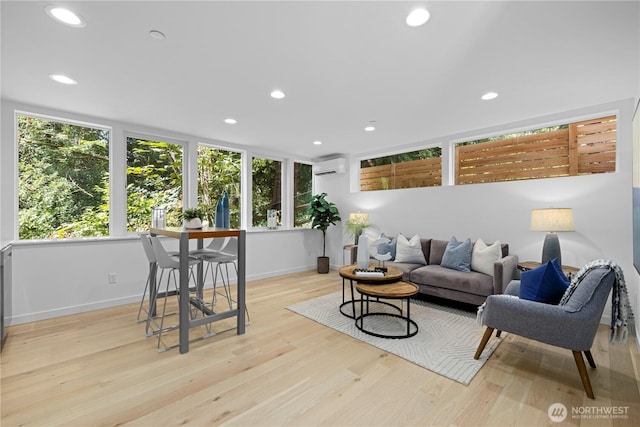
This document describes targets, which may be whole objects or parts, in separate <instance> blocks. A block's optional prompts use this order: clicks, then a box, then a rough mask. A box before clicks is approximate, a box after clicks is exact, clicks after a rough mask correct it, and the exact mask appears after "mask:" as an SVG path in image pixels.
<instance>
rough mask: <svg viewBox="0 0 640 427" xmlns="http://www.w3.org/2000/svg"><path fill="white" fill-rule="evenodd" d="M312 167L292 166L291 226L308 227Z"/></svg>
mask: <svg viewBox="0 0 640 427" xmlns="http://www.w3.org/2000/svg"><path fill="white" fill-rule="evenodd" d="M311 169H312V166H311V165H307V164H304V163H294V164H293V198H294V199H293V226H294V227H306V226H310V221H309V214H308V213H307V210H308V209H309V202H310V201H311V196H312V192H313V175H312V173H311Z"/></svg>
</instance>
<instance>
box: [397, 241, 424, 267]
mask: <svg viewBox="0 0 640 427" xmlns="http://www.w3.org/2000/svg"><path fill="white" fill-rule="evenodd" d="M395 261H396V262H407V263H411V264H422V265H426V264H427V261H426V260H425V259H424V253H423V252H422V244H421V243H420V236H419V235H417V234H416V235H415V236H413V237H412V238H411V240H407V238H406V237H404V236H403V235H402V234H398V242H397V244H396V259H395Z"/></svg>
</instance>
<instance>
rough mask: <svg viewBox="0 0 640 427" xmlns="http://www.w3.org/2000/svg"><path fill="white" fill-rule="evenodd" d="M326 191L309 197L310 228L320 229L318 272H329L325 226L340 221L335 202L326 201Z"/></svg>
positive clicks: (327, 226)
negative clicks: (320, 251) (320, 245)
mask: <svg viewBox="0 0 640 427" xmlns="http://www.w3.org/2000/svg"><path fill="white" fill-rule="evenodd" d="M326 196H327V193H321V194H316V195H314V196H313V197H312V198H311V203H310V207H309V211H308V212H309V219H310V220H311V228H317V229H318V230H320V231H322V256H320V257H318V273H328V272H329V257H328V256H326V237H327V228H329V226H330V225H336V222H338V221H340V212H338V208H337V207H336V205H335V204H333V203H331V202H328V201H327V200H326V199H325V197H326Z"/></svg>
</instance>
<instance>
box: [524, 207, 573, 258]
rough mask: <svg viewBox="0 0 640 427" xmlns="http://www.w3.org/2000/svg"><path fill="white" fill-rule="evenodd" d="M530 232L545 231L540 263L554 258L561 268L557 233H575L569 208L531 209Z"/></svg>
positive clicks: (571, 212)
mask: <svg viewBox="0 0 640 427" xmlns="http://www.w3.org/2000/svg"><path fill="white" fill-rule="evenodd" d="M531 231H546V232H547V235H546V236H545V237H544V245H543V246H542V263H543V264H544V263H546V262H547V261H549V260H552V259H554V258H557V259H558V264H559V265H560V266H562V255H561V253H560V241H559V240H558V235H557V234H556V232H558V231H575V227H574V225H573V211H572V210H571V208H548V209H533V210H532V211H531Z"/></svg>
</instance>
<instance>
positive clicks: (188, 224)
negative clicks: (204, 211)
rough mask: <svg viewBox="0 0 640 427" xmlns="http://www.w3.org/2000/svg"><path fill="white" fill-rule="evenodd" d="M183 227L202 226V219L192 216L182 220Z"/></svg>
mask: <svg viewBox="0 0 640 427" xmlns="http://www.w3.org/2000/svg"><path fill="white" fill-rule="evenodd" d="M183 225H184V228H202V221H200V218H193V219H190V220H188V221H187V220H186V219H185V220H184V222H183Z"/></svg>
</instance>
